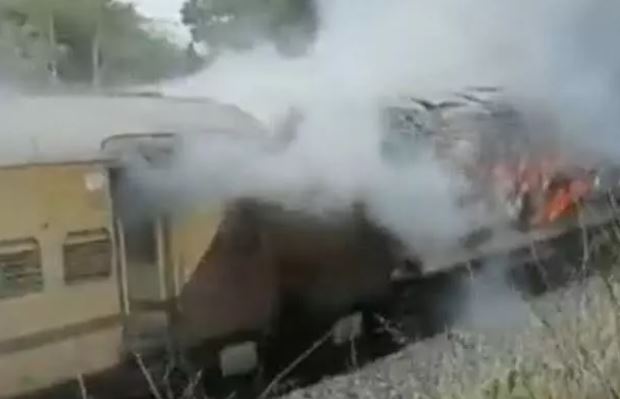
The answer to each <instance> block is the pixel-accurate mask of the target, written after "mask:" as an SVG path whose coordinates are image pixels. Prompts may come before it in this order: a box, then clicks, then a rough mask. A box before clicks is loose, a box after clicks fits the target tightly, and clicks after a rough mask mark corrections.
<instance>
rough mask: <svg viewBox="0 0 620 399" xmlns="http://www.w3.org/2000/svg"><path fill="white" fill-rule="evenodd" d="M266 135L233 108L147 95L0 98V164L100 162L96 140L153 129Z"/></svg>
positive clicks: (208, 101)
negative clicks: (72, 161) (73, 161)
mask: <svg viewBox="0 0 620 399" xmlns="http://www.w3.org/2000/svg"><path fill="white" fill-rule="evenodd" d="M210 132H223V133H230V132H236V133H242V134H247V135H250V136H256V137H261V136H263V135H266V134H268V132H267V130H265V128H264V127H263V125H262V124H261V123H260V122H259V121H258V120H257V119H255V118H254V117H253V116H251V115H249V114H248V113H246V112H244V111H242V110H241V109H239V108H238V107H235V106H233V105H229V104H222V103H219V102H216V101H213V100H211V99H208V98H189V97H167V96H159V95H152V94H135V93H128V94H114V93H112V94H101V95H81V94H77V95H76V94H70V95H37V96H33V95H28V96H26V95H14V96H8V97H5V98H3V99H1V100H0V166H3V165H17V164H26V163H62V162H67V161H70V160H76V161H80V162H82V161H84V160H93V161H94V160H101V159H102V155H101V152H100V148H101V144H102V142H103V141H104V140H105V139H106V138H108V137H110V136H116V135H128V134H129V135H132V134H133V135H140V134H153V133H173V134H176V135H184V134H197V133H200V134H203V133H210Z"/></svg>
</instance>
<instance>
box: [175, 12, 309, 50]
mask: <svg viewBox="0 0 620 399" xmlns="http://www.w3.org/2000/svg"><path fill="white" fill-rule="evenodd" d="M181 13H182V16H183V22H184V23H185V24H186V25H188V26H189V27H190V28H191V31H192V36H193V38H194V40H195V41H196V42H201V43H204V44H207V45H208V46H209V48H211V49H213V50H214V51H216V52H217V51H218V50H219V49H222V48H233V49H247V48H251V47H253V46H255V45H257V44H259V43H261V42H265V41H270V42H272V43H274V44H275V46H276V48H278V50H279V51H280V52H281V53H282V54H285V55H289V56H294V55H298V54H301V53H303V52H304V51H305V50H306V49H307V47H308V45H309V44H310V43H311V42H312V40H313V38H314V34H315V32H316V29H317V25H318V16H317V10H316V8H315V4H314V1H313V0H187V1H186V3H185V4H184V6H183V9H182V11H181Z"/></svg>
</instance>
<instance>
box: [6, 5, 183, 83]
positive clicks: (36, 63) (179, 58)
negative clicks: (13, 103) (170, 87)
mask: <svg viewBox="0 0 620 399" xmlns="http://www.w3.org/2000/svg"><path fill="white" fill-rule="evenodd" d="M191 61H192V60H191V59H189V58H188V56H187V52H186V51H185V49H182V48H179V46H178V45H176V44H175V43H173V42H171V41H170V40H169V39H168V38H166V36H165V35H163V34H161V33H159V32H157V31H155V30H154V29H153V28H152V27H151V26H149V21H148V20H147V19H145V18H144V17H142V16H141V15H140V14H138V13H137V12H136V10H135V9H134V8H133V6H132V5H129V4H126V3H124V2H120V1H117V0H0V79H1V80H2V81H3V82H4V83H6V82H7V81H9V82H17V83H18V84H20V85H23V84H24V83H26V84H28V85H30V86H40V85H41V84H44V83H45V84H57V83H63V84H89V85H93V86H96V87H98V86H101V85H116V84H122V83H140V82H147V81H152V80H156V79H161V78H165V77H170V76H174V75H177V74H180V73H183V72H186V71H187V69H188V68H190V67H192V66H193V63H192V62H191Z"/></svg>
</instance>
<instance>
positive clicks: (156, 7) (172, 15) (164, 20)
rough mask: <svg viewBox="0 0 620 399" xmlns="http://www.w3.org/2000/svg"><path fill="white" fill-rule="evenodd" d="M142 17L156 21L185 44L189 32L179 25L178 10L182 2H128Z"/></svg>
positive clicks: (138, 0) (176, 0)
mask: <svg viewBox="0 0 620 399" xmlns="http://www.w3.org/2000/svg"><path fill="white" fill-rule="evenodd" d="M130 1H131V2H132V3H133V4H135V5H136V7H137V9H138V10H139V11H140V13H142V14H143V15H144V16H146V17H149V18H153V19H155V20H157V21H158V22H159V23H160V24H161V26H162V27H164V28H166V29H168V30H171V31H172V33H173V34H174V36H175V38H176V39H177V40H179V41H182V42H186V41H188V40H189V32H188V31H187V29H186V28H185V27H184V26H183V25H182V24H181V16H180V14H179V10H180V9H181V6H182V5H183V3H184V0H130Z"/></svg>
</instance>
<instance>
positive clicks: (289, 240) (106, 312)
mask: <svg viewBox="0 0 620 399" xmlns="http://www.w3.org/2000/svg"><path fill="white" fill-rule="evenodd" d="M29 110H30V111H29ZM31 111H32V112H35V111H36V112H38V115H39V116H40V117H38V118H32V117H31V118H28V117H27V116H28V112H31ZM0 116H1V117H2V120H3V122H4V123H3V124H2V125H0V141H2V143H1V144H2V145H0V147H2V149H3V154H2V157H1V159H2V160H3V161H4V162H3V165H2V166H0V186H1V187H2V193H1V195H0V398H14V397H30V396H37V395H40V394H47V393H49V392H56V388H59V389H61V388H66V389H69V390H70V391H72V392H73V395H76V393H78V394H79V392H80V390H81V391H82V392H84V391H88V392H90V391H91V390H95V389H96V388H95V387H96V385H97V384H99V385H102V386H103V387H104V388H105V393H106V394H107V395H106V396H105V397H114V398H118V397H120V395H121V394H122V395H126V394H128V393H130V392H128V391H127V388H130V387H133V388H136V389H137V390H138V392H137V393H139V392H143V390H144V389H148V385H147V384H146V381H145V380H144V377H145V376H144V375H143V374H144V371H143V370H141V369H140V368H139V367H138V366H139V362H137V361H136V360H137V358H136V357H135V355H136V354H143V355H144V356H148V355H149V354H156V355H157V354H158V353H162V354H164V356H169V355H170V352H171V351H172V352H174V351H175V350H176V349H179V348H180V349H182V350H183V349H189V348H197V347H199V346H200V345H201V344H202V343H204V342H210V343H211V344H212V345H211V344H210V345H211V346H207V351H206V352H200V353H201V357H200V359H199V361H200V362H202V364H203V365H205V366H209V367H211V366H212V365H213V367H214V368H217V369H218V370H219V372H220V373H221V375H223V376H229V375H238V374H244V373H248V372H250V371H252V370H254V369H256V367H257V366H258V363H259V359H258V356H259V355H258V348H257V340H255V339H254V338H253V336H252V334H254V333H256V332H257V331H258V332H263V333H264V332H268V331H269V329H270V328H271V327H272V326H273V323H274V320H275V319H276V318H277V313H278V312H279V311H280V309H281V305H282V298H283V297H284V296H286V295H289V294H291V293H293V294H295V295H297V296H298V297H300V298H302V299H304V300H306V302H312V301H314V302H316V304H317V307H319V308H321V309H328V308H329V307H330V306H332V305H333V303H330V301H331V302H335V303H336V304H337V305H338V306H340V305H344V308H348V307H350V306H352V305H353V304H354V302H355V301H356V300H357V299H358V298H359V297H360V295H361V294H362V293H369V292H370V293H372V294H373V295H374V294H380V291H381V289H384V288H385V287H386V286H387V281H388V278H387V272H386V271H387V269H386V268H385V267H384V259H379V260H378V261H377V262H376V265H379V264H381V266H380V267H376V265H374V264H369V262H368V259H370V257H368V256H366V255H368V254H367V253H365V252H364V251H360V250H359V249H360V248H359V246H356V241H355V240H356V238H359V237H365V238H364V239H365V240H366V241H364V244H369V241H368V240H367V238H368V237H369V236H368V234H366V233H367V229H366V227H365V226H362V225H360V224H355V223H353V224H347V227H346V228H344V230H343V231H336V232H335V234H334V229H333V226H324V227H321V226H319V225H317V226H315V227H313V229H311V230H308V228H307V227H308V223H307V221H305V220H299V221H294V222H293V224H292V225H290V226H293V227H295V226H297V229H295V228H293V229H290V228H289V227H290V226H289V225H287V223H289V221H287V222H286V223H281V222H282V221H281V220H279V219H278V218H277V217H275V218H274V217H268V218H266V219H265V217H264V216H265V215H268V214H269V211H267V212H264V211H263V212H262V213H260V212H259V213H258V214H257V213H256V212H255V205H248V206H246V205H243V204H241V205H238V206H235V207H231V206H230V204H219V203H202V204H198V205H196V206H193V207H191V209H185V210H184V212H169V211H168V210H167V211H166V212H153V213H148V214H147V215H146V216H145V215H142V216H145V217H135V216H136V213H135V212H134V211H135V209H136V208H135V207H134V208H132V209H131V210H130V211H129V213H128V212H127V209H124V208H125V203H124V198H126V197H124V196H123V195H125V194H126V193H125V194H123V187H125V188H126V187H127V184H126V183H127V179H126V177H127V173H126V172H127V170H128V165H127V164H126V163H125V160H126V159H127V155H128V154H129V155H130V156H132V155H136V154H138V155H139V156H142V157H143V158H144V159H146V160H147V161H148V162H158V160H161V159H164V160H165V157H166V154H169V153H170V151H171V150H173V149H174V148H175V145H176V144H175V143H176V142H177V140H179V139H180V138H182V137H184V135H185V134H190V133H191V134H194V133H201V134H202V133H207V132H213V131H220V132H223V131H226V132H237V133H242V134H249V135H258V137H264V136H261V135H265V134H266V133H267V132H266V130H264V129H263V127H262V126H261V124H260V123H258V122H257V121H256V120H255V119H253V118H252V117H250V116H249V115H247V114H245V113H243V112H242V111H240V110H238V109H236V108H234V107H229V106H226V105H221V104H216V103H213V102H211V101H207V100H204V101H203V100H179V99H176V100H175V99H169V98H150V97H149V98H145V97H140V96H133V97H132V96H122V97H103V96H102V97H75V96H73V97H59V98H56V97H39V98H15V99H12V100H7V101H6V102H4V103H2V105H1V106H0ZM162 131H163V132H166V133H157V132H162ZM61 141H64V142H65V143H70V144H72V145H73V147H72V148H70V150H71V151H70V155H68V153H67V151H66V150H67V148H63V147H62V146H61V145H59V142H61ZM11 147H12V148H13V149H14V151H10V150H9V151H7V149H10V148H11ZM17 149H19V151H17ZM78 154H81V155H78ZM84 154H94V155H91V156H88V155H86V156H85V155H84ZM149 154H150V155H153V154H155V155H157V154H159V155H162V154H163V158H157V157H155V158H153V157H149ZM130 191H131V190H130ZM130 195H133V196H136V195H138V194H136V192H133V191H132V192H131V194H130ZM132 202H133V203H134V205H135V204H136V203H137V204H138V207H137V208H139V209H140V208H146V206H142V205H140V201H139V197H133V201H132ZM253 209H254V210H253ZM264 209H269V207H268V206H267V207H266V208H264ZM257 215H258V216H257ZM276 215H279V213H277V212H276ZM260 218H263V219H265V220H266V221H267V224H265V220H262V222H261V221H259V220H258V219H260ZM260 223H263V224H262V226H263V227H265V226H267V228H266V229H263V227H260V226H259V227H257V226H258V224H260ZM287 226H288V227H287ZM295 231H296V232H297V233H294V232H295ZM292 232H293V233H292ZM325 234H332V236H333V237H332V238H333V239H329V240H323V239H321V241H322V242H326V243H329V245H328V246H325V247H320V246H319V245H318V242H316V239H317V238H325V237H326V236H325ZM308 240H310V241H308ZM312 240H314V241H312ZM309 243H310V244H309ZM312 243H314V244H317V245H316V246H313V245H314V244H312ZM367 247H368V248H373V247H372V245H369V246H367ZM369 250H370V249H369ZM321 258H325V259H330V262H332V263H333V264H323V265H321V264H320V263H321ZM300 262H301V263H300ZM303 262H305V263H303ZM334 265H337V267H340V271H341V272H342V273H340V272H338V273H333V270H332V268H333V267H334ZM360 265H361V266H360ZM369 273H372V274H369ZM378 282H380V283H378ZM378 286H380V287H378ZM295 295H293V296H295ZM289 296H290V295H289ZM338 306H336V307H338ZM332 307H333V306H332ZM340 307H343V306H340ZM343 320H344V321H343V322H341V324H339V325H338V326H339V328H337V329H335V331H336V332H339V333H337V334H336V335H335V339H336V340H337V341H338V342H342V341H343V338H342V336H344V335H343V334H345V335H346V334H349V335H350V334H357V333H359V330H360V328H361V327H360V318H359V317H358V316H357V315H354V316H352V317H349V318H345V319H343ZM347 336H348V335H347ZM136 376H137V377H140V378H142V380H141V383H140V384H136V383H135V381H134V383H132V382H128V383H124V382H123V381H124V380H129V379H131V378H133V377H136ZM116 388H118V392H116V391H115V389H116ZM64 397H66V396H64ZM98 397H100V396H98Z"/></svg>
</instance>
